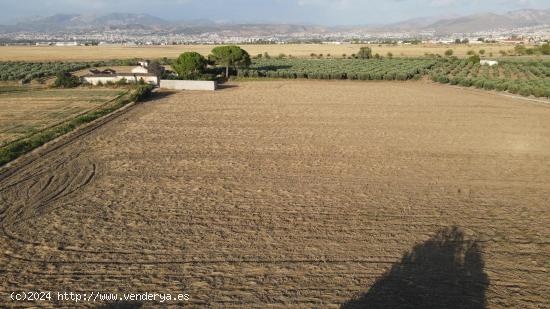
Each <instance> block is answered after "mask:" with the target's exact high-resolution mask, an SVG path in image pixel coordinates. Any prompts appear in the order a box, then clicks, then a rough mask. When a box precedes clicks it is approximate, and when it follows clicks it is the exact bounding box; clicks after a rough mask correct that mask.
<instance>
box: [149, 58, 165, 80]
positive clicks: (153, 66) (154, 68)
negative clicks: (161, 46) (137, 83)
mask: <svg viewBox="0 0 550 309" xmlns="http://www.w3.org/2000/svg"><path fill="white" fill-rule="evenodd" d="M147 71H149V73H151V74H155V75H156V76H162V74H163V73H164V67H163V66H162V65H161V64H160V62H159V61H158V60H153V61H151V62H149V65H148V66H147Z"/></svg>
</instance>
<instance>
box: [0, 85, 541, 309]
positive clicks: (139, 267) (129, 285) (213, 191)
mask: <svg viewBox="0 0 550 309" xmlns="http://www.w3.org/2000/svg"><path fill="white" fill-rule="evenodd" d="M234 86H235V87H232V88H226V89H223V90H221V91H218V92H181V93H177V94H172V95H170V94H166V95H168V96H166V97H164V98H162V99H159V100H156V101H152V102H148V103H145V104H142V105H140V106H137V107H136V108H134V109H132V110H131V111H129V112H128V113H126V114H125V115H123V116H122V117H119V118H117V119H116V120H114V121H113V122H111V123H109V124H107V125H105V126H103V127H101V128H99V129H97V130H95V131H94V132H92V133H91V134H88V135H87V136H85V137H83V138H81V139H78V140H75V141H74V142H72V143H70V144H68V145H66V146H64V147H61V148H59V149H56V150H54V151H53V152H51V153H49V154H48V155H45V156H43V157H41V158H39V159H37V160H36V161H34V162H33V163H31V164H29V165H27V166H25V167H23V168H21V169H20V170H18V171H17V172H16V173H15V174H13V175H11V176H9V177H5V178H4V179H2V180H0V199H1V203H0V214H1V215H0V223H1V225H2V226H1V227H2V228H1V229H0V231H1V232H0V252H2V255H1V256H0V265H2V271H1V272H0V291H1V292H0V296H1V297H0V307H8V308H10V307H16V306H18V305H24V304H25V303H12V302H9V300H8V296H6V295H4V294H3V293H5V292H6V291H18V290H33V291H34V290H39V291H40V290H52V291H105V292H124V291H125V292H132V291H134V292H138V291H141V292H143V291H149V292H162V293H168V292H171V293H179V292H184V293H189V295H190V296H191V301H190V303H189V304H186V306H185V307H186V308H206V307H208V308H338V307H339V306H340V304H343V303H345V304H346V306H345V307H344V308H398V307H399V305H398V304H397V305H396V302H400V301H405V302H407V301H411V302H410V303H408V304H407V305H410V304H414V303H418V302H419V301H421V302H423V304H424V306H420V307H424V308H547V307H549V306H550V302H549V299H548V297H547V296H548V295H550V288H549V286H548V284H547V283H548V282H550V273H549V272H548V271H547V270H548V268H549V267H550V264H549V262H550V261H549V260H548V256H550V246H549V245H548V243H549V242H548V240H549V239H550V229H549V228H548V222H549V221H550V213H549V212H548V202H549V201H548V186H549V185H550V164H549V162H550V157H549V153H550V138H549V136H550V123H549V122H548V121H547V120H548V119H549V118H550V109H549V108H547V107H545V106H538V105H534V104H530V103H526V102H524V101H521V100H514V99H511V98H504V97H500V96H495V95H492V94H489V93H477V92H472V91H469V90H463V89H456V88H450V87H445V86H440V85H433V84H427V83H422V82H406V83H397V82H370V83H363V82H321V81H277V82H272V81H267V82H246V83H238V84H235V85H234ZM451 226H459V227H460V228H458V229H455V228H451ZM407 252H409V253H410V254H408V253H407ZM372 287H375V288H374V289H371V288H372ZM369 289H371V290H370V291H369ZM367 291H368V292H367ZM356 296H357V297H358V298H357V299H356V300H355V301H351V300H352V298H354V297H356ZM485 302H486V303H487V304H486V306H485ZM27 305H28V303H27ZM42 305H43V306H44V307H59V306H69V305H73V304H70V303H64V304H57V305H56V306H54V305H53V304H45V303H43V304H42ZM95 305H97V304H86V303H80V304H78V305H77V306H78V307H86V306H88V307H92V306H95ZM156 305H157V306H158V307H159V308H161V306H160V305H159V304H156ZM401 305H403V304H402V303H401ZM162 308H164V307H162Z"/></svg>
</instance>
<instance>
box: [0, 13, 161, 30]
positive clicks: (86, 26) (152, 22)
mask: <svg viewBox="0 0 550 309" xmlns="http://www.w3.org/2000/svg"><path fill="white" fill-rule="evenodd" d="M169 25H170V23H169V22H167V21H165V20H163V19H161V18H158V17H155V16H151V15H148V14H129V13H111V14H108V15H102V16H97V15H72V14H56V15H53V16H48V17H34V18H30V19H27V20H24V21H20V22H19V23H17V24H15V25H10V26H4V27H3V28H4V31H12V32H15V31H30V32H58V31H68V30H72V31H75V30H76V31H78V30H102V29H128V28H139V29H148V28H150V29H161V28H165V27H168V26H169Z"/></svg>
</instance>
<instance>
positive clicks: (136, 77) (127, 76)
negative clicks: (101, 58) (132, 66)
mask: <svg viewBox="0 0 550 309" xmlns="http://www.w3.org/2000/svg"><path fill="white" fill-rule="evenodd" d="M82 80H83V81H84V82H85V83H88V84H92V85H94V86H95V85H98V84H100V83H101V84H106V83H109V82H111V83H116V82H120V81H122V80H124V81H125V82H126V83H127V84H130V83H137V82H139V81H140V80H143V81H144V82H145V83H148V84H151V85H158V84H159V77H158V76H156V75H155V74H148V73H145V74H144V73H115V74H88V75H84V76H82Z"/></svg>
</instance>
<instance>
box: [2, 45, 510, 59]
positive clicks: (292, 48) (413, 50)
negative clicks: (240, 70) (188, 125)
mask: <svg viewBox="0 0 550 309" xmlns="http://www.w3.org/2000/svg"><path fill="white" fill-rule="evenodd" d="M361 46H366V45H360V44H342V45H334V44H286V45H242V46H241V47H242V48H244V49H245V50H246V51H248V53H250V55H253V56H254V55H257V54H261V53H264V52H268V53H269V54H270V55H272V56H277V55H279V54H280V53H284V54H287V55H288V54H291V55H292V56H296V57H310V54H312V53H315V54H323V55H324V56H326V55H327V54H331V56H333V57H342V54H346V55H347V56H351V54H355V53H357V52H358V51H359V47H361ZM214 47H215V46H213V45H180V46H150V47H144V46H138V47H125V46H96V47H91V46H77V47H54V46H31V47H29V46H0V61H56V60H58V61H92V60H110V59H128V58H163V57H168V58H177V57H178V56H179V55H180V54H181V53H182V52H186V51H196V52H199V53H201V54H203V55H208V54H210V52H211V51H212V48H214ZM370 47H371V48H372V49H373V52H374V53H379V54H380V55H382V56H385V55H386V54H387V53H388V52H391V53H393V55H394V56H396V57H400V56H405V57H420V56H424V54H425V53H432V54H440V55H443V54H444V53H445V51H446V50H447V49H453V50H454V52H455V55H456V56H459V57H465V56H466V53H467V52H468V51H470V50H474V51H476V52H477V51H479V50H480V49H485V51H486V55H487V56H489V54H490V53H493V57H499V56H500V53H499V52H500V51H501V50H504V51H511V50H513V49H514V45H499V44H488V45H487V44H479V45H478V44H475V45H432V44H422V45H402V46H393V45H382V46H379V45H370Z"/></svg>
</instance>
